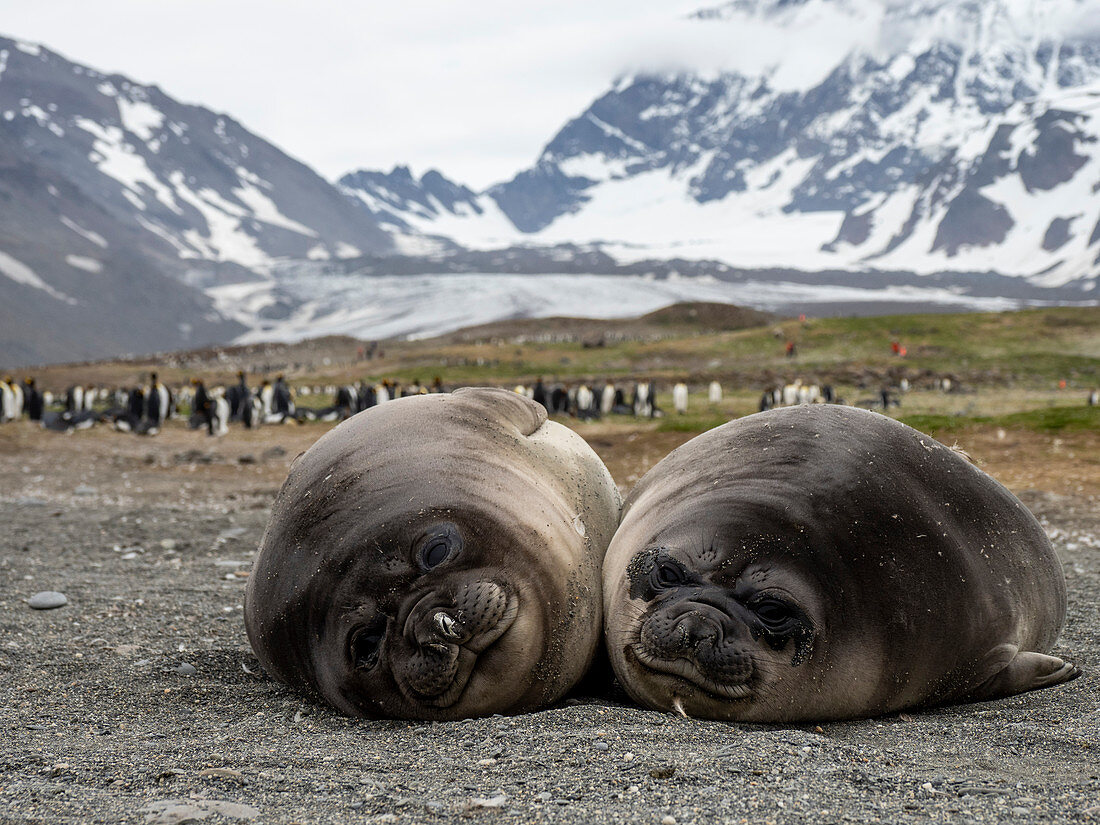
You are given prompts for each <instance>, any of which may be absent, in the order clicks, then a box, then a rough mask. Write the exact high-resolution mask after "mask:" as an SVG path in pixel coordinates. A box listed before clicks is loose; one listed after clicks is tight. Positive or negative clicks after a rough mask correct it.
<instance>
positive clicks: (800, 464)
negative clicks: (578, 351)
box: [604, 406, 1078, 722]
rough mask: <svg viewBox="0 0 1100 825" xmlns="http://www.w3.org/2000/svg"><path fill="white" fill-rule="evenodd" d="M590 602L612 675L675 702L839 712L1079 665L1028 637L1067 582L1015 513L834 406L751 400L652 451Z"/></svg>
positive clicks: (1043, 635) (719, 709)
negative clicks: (771, 405)
mask: <svg viewBox="0 0 1100 825" xmlns="http://www.w3.org/2000/svg"><path fill="white" fill-rule="evenodd" d="M604 604H605V612H604V624H605V633H606V636H607V646H608V652H609V654H610V657H611V663H612V666H613V667H614V669H615V672H616V675H617V676H618V677H619V679H620V680H621V681H622V683H623V685H624V686H625V688H626V690H627V692H629V693H630V695H631V696H632V697H633V698H634V699H636V700H637V701H639V702H641V703H642V704H644V705H648V706H649V707H651V708H656V709H660V710H677V711H679V712H680V713H684V714H687V715H690V716H697V717H706V718H711V719H731V720H742V721H753V722H809V721H825V720H835V719H849V718H857V717H866V716H874V715H878V714H884V713H890V712H892V711H898V710H900V709H902V708H909V707H914V706H919V705H935V704H943V703H948V702H961V701H972V700H980V699H995V698H998V697H1003V696H1011V695H1012V694H1015V693H1021V692H1023V691H1027V690H1034V689H1036V688H1042V687H1048V686H1050V685H1056V684H1059V683H1060V682H1065V681H1068V680H1069V679H1072V678H1073V677H1074V676H1076V675H1078V670H1077V669H1076V668H1075V667H1074V666H1073V665H1071V664H1067V663H1065V662H1063V661H1062V660H1061V659H1058V658H1055V657H1053V656H1049V655H1046V652H1047V651H1049V650H1050V649H1051V647H1052V646H1053V645H1054V643H1055V640H1056V639H1057V637H1058V633H1059V631H1060V630H1061V628H1062V624H1063V622H1064V620H1065V614H1066V587H1065V579H1064V578H1063V575H1062V569H1061V566H1060V565H1059V562H1058V559H1057V558H1056V557H1055V555H1054V551H1053V549H1052V548H1051V546H1050V542H1049V541H1048V540H1047V537H1046V535H1045V534H1044V533H1043V530H1042V528H1040V526H1039V524H1038V522H1037V521H1036V520H1035V518H1034V517H1033V516H1032V515H1031V513H1030V512H1028V510H1027V509H1026V508H1025V507H1024V506H1023V504H1021V503H1020V502H1019V501H1018V500H1017V499H1016V498H1015V496H1013V495H1012V494H1011V493H1009V492H1008V490H1006V489H1005V488H1004V487H1002V486H1001V485H1000V484H998V483H997V482H996V481H994V480H993V479H992V478H990V477H989V476H987V475H986V474H985V473H983V472H982V471H981V470H979V469H978V468H977V467H975V466H974V465H973V464H971V463H969V462H968V461H966V460H965V459H964V458H962V457H961V456H960V455H958V454H957V453H956V452H954V451H953V450H951V449H948V448H947V447H945V446H943V445H942V444H940V443H938V442H937V441H935V440H933V439H932V438H930V437H929V436H926V435H923V434H921V433H919V432H917V431H916V430H913V429H911V428H910V427H907V426H905V425H903V424H900V423H898V422H896V421H894V420H893V419H890V418H887V417H885V416H882V415H879V414H877V413H871V412H866V411H864V410H859V409H854V408H850V407H833V406H812V407H811V406H803V407H794V408H790V409H781V410H773V411H771V412H764V413H760V414H758V415H752V416H749V417H747V418H743V419H740V420H738V421H733V422H730V423H728V424H725V425H723V426H721V427H718V428H716V429H714V430H711V431H709V432H707V433H704V434H703V435H700V436H698V437H696V438H694V439H692V440H691V441H689V442H688V443H686V444H684V445H683V446H682V447H680V448H679V449H677V450H674V451H673V452H672V453H670V454H669V455H668V456H667V457H666V458H665V459H664V460H662V461H661V462H660V463H658V464H657V465H656V466H655V467H654V468H653V469H652V470H650V471H649V473H647V474H646V475H645V476H644V477H643V478H642V479H641V481H639V482H638V485H637V486H636V487H635V489H634V490H633V491H632V492H631V493H630V495H629V496H628V497H627V500H626V504H625V506H624V510H623V518H622V521H621V523H620V526H619V529H618V531H617V532H616V534H615V538H614V539H613V540H612V542H611V547H610V548H609V549H608V552H607V558H606V560H605V562H604Z"/></svg>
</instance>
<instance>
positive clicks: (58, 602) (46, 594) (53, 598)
mask: <svg viewBox="0 0 1100 825" xmlns="http://www.w3.org/2000/svg"><path fill="white" fill-rule="evenodd" d="M68 603H69V600H68V599H67V598H66V597H65V594H64V593H58V592H57V591H56V590H43V591H42V592H41V593H35V594H34V595H33V596H31V597H30V598H29V599H27V604H28V605H30V606H31V607H32V608H34V609H35V610H53V609H54V608H55V607H64V606H65V605H67V604H68Z"/></svg>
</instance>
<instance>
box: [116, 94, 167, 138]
mask: <svg viewBox="0 0 1100 825" xmlns="http://www.w3.org/2000/svg"><path fill="white" fill-rule="evenodd" d="M118 115H119V119H120V120H121V121H122V127H123V128H124V129H126V130H127V131H128V132H133V133H134V134H135V135H137V136H138V137H139V138H141V139H142V140H144V141H146V142H148V141H151V140H152V139H153V138H154V137H155V136H156V133H157V132H158V131H159V130H160V129H161V127H162V126H163V125H164V113H163V112H161V111H160V110H159V109H156V108H154V107H153V106H151V105H150V104H149V103H147V102H145V101H144V100H129V99H128V98H125V97H119V98H118Z"/></svg>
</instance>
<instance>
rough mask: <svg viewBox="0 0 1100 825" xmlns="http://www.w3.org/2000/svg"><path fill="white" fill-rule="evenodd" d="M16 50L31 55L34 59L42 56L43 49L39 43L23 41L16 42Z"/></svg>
mask: <svg viewBox="0 0 1100 825" xmlns="http://www.w3.org/2000/svg"><path fill="white" fill-rule="evenodd" d="M15 48H17V49H19V51H21V52H24V53H25V54H29V55H31V56H32V57H38V56H39V55H40V54H42V47H41V46H39V45H38V44H37V43H25V42H23V41H22V40H16V41H15Z"/></svg>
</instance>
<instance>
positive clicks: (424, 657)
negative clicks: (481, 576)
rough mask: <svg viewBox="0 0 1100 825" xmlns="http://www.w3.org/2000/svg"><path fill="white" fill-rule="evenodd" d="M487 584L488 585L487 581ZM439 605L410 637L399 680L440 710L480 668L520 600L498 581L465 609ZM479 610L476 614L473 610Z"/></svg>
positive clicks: (416, 696) (458, 695) (509, 623)
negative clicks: (412, 644)
mask: <svg viewBox="0 0 1100 825" xmlns="http://www.w3.org/2000/svg"><path fill="white" fill-rule="evenodd" d="M485 584H487V583H485ZM458 602H459V604H458V606H457V607H453V608H452V607H447V608H436V609H433V610H430V611H426V612H425V613H424V614H422V616H423V619H422V622H421V625H420V627H419V628H417V629H416V630H414V631H413V632H412V633H411V634H410V635H412V636H414V638H415V639H416V645H417V646H416V649H415V651H414V652H413V653H412V655H411V656H410V657H409V660H408V662H407V663H406V667H405V668H404V669H403V670H404V677H405V678H403V679H400V680H399V683H400V684H401V686H402V688H403V689H404V690H405V692H406V694H407V695H408V696H409V698H410V699H413V700H414V701H417V702H420V703H423V704H427V705H431V706H433V707H436V708H448V707H451V706H452V705H454V704H456V703H457V702H458V701H459V699H460V698H461V697H462V694H463V692H464V691H465V690H466V687H467V685H469V683H470V679H471V677H472V676H473V674H474V671H475V670H476V668H477V664H478V660H479V658H480V657H481V656H482V655H483V654H484V653H485V652H486V651H487V650H489V649H490V648H491V647H492V646H493V645H494V644H496V643H497V642H498V641H499V640H500V638H501V637H502V636H504V634H505V633H507V632H508V630H509V628H511V627H512V625H513V624H514V623H515V621H516V617H517V616H518V615H519V599H518V598H517V597H516V596H515V595H512V594H509V593H506V592H505V591H504V590H503V589H502V588H500V587H498V586H496V585H488V587H485V586H482V588H481V592H480V593H479V594H478V598H477V599H476V600H474V601H473V603H472V605H471V606H470V607H467V608H466V609H464V607H463V604H462V599H461V598H460V599H459V600H458ZM473 609H476V611H477V613H476V615H470V611H471V610H473Z"/></svg>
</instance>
